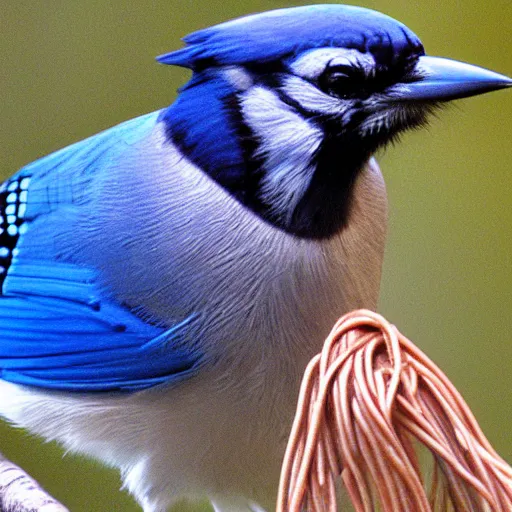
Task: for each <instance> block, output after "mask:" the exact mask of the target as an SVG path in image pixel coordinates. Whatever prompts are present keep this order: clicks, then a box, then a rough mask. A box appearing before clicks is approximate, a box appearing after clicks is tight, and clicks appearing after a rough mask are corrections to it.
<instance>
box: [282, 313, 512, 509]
mask: <svg viewBox="0 0 512 512" xmlns="http://www.w3.org/2000/svg"><path fill="white" fill-rule="evenodd" d="M419 444H422V445H424V446H425V447H426V448H428V450H430V452H431V453H432V456H433V457H432V458H433V468H432V471H431V475H430V476H429V477H428V479H425V478H424V477H423V476H422V472H421V469H420V464H419V461H418V456H417V454H416V450H415V448H417V447H418V445H419ZM340 476H341V480H342V482H343V484H344V487H345V489H346V491H347V492H348V495H349V497H350V500H351V501H352V504H353V506H354V507H355V509H356V511H357V512H373V511H375V510H382V511H384V512H430V511H443V512H444V511H446V510H455V511H487V510H492V511H499V512H510V511H512V468H510V466H508V465H507V464H506V463H505V462H504V461H503V460H502V459H501V458H500V457H499V456H498V454H497V453H496V452H495V451H494V450H493V449H492V447H491V446H490V444H489V442H488V441H487V440H486V438H485V437H484V435H483V433H482V431H481V430H480V428H479V426H478V424H477V422H476V420H475V418H474V417H473V415H472V413H471V411H470V410H469V408H468V406H467V405H466V403H465V402H464V400H463V399H462V397H461V396H460V394H459V393H458V392H457V390H456V389H455V387H454V386H453V385H452V384H451V383H450V381H449V380H448V379H447V377H446V376H445V375H444V374H443V373H442V372H441V370H440V369H439V368H438V367H437V366H436V365H435V364H434V363H433V362H432V361H431V360H430V359H428V358H427V356H426V355H425V354H423V352H421V351H420V350H419V349H418V348H417V347H416V346H415V345H414V344H413V343H412V342H411V341H409V340H408V339H407V338H406V337H405V336H403V335H402V334H400V333H399V332H398V330H397V329H396V328H395V327H394V326H393V325H391V324H389V323H388V322H387V321H386V320H385V319H384V318H382V317H381V316H379V315H377V314H376V313H373V312H371V311H366V310H359V311H354V312H352V313H349V314H348V315H346V316H344V317H343V318H341V319H340V320H339V322H338V323H337V324H336V326H335V327H334V329H333V331H332V332H331V334H330V335H329V337H328V338H327V340H326V342H325V345H324V348H323V351H322V353H321V354H319V355H317V356H316V357H315V358H314V359H312V361H311V362H310V364H309V365H308V367H307V370H306V372H305V375H304V380H303V383H302V387H301V392H300V398H299V403H298V407H297V414H296V417H295V421H294V425H293V429H292V433H291V436H290V440H289V443H288V447H287V450H286V455H285V460H284V464H283V469H282V473H281V483H280V489H279V497H278V503H277V511H278V512H301V511H308V512H324V511H329V512H335V511H336V510H337V505H336V491H335V488H336V486H337V484H338V483H339V482H338V479H339V477H340ZM427 480H428V481H427Z"/></svg>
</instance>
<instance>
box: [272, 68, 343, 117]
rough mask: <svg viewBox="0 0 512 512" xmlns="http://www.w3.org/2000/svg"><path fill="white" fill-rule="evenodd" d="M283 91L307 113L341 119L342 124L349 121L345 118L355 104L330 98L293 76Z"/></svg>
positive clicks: (285, 82)
mask: <svg viewBox="0 0 512 512" xmlns="http://www.w3.org/2000/svg"><path fill="white" fill-rule="evenodd" d="M282 91H283V92H284V94H286V96H288V97H289V98H291V99H293V100H294V101H296V102H297V103H298V104H299V105H300V106H301V107H302V108H303V109H304V110H306V111H307V112H311V113H313V114H315V113H316V114H324V115H331V116H334V117H337V118H340V119H341V121H342V122H346V121H347V122H348V121H349V119H345V116H346V115H347V114H348V112H349V110H350V108H351V106H352V103H353V102H351V101H346V100H342V99H340V98H335V97H334V96H329V95H328V94H325V93H323V92H322V91H320V90H319V89H318V88H317V87H315V86H314V85H313V84H312V83H310V82H307V81H305V80H303V79H302V78H299V77H297V76H293V75H290V76H288V77H286V79H285V80H284V82H283V87H282Z"/></svg>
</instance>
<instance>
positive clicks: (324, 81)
mask: <svg viewBox="0 0 512 512" xmlns="http://www.w3.org/2000/svg"><path fill="white" fill-rule="evenodd" d="M355 82H356V80H355V79H354V69H353V68H352V67H351V66H344V65H337V66H327V67H326V68H325V70H324V72H323V73H322V74H321V75H320V77H319V79H318V85H319V87H320V88H321V89H322V90H323V91H324V92H326V93H327V94H330V95H331V96H336V97H338V98H341V99H348V98H353V97H354V96H355V95H356V93H357V84H356V83H355Z"/></svg>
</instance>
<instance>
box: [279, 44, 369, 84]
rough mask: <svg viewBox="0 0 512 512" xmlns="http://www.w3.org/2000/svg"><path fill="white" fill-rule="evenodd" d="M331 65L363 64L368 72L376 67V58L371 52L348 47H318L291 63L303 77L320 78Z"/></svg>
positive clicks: (290, 65)
mask: <svg viewBox="0 0 512 512" xmlns="http://www.w3.org/2000/svg"><path fill="white" fill-rule="evenodd" d="M327 64H329V65H330V66H341V65H344V66H355V65H356V64H357V65H359V66H363V68H364V69H365V70H367V72H368V73H371V72H372V70H373V69H375V59H374V58H373V56H372V55H371V54H370V53H361V52H360V51H359V50H354V49H348V48H316V49H315V50H310V51H308V52H306V53H305V54H304V55H301V56H300V57H298V58H297V59H295V60H294V61H292V62H291V63H290V64H289V67H290V69H291V71H292V72H293V73H294V74H295V75H298V76H301V77H303V78H309V79H315V78H318V77H319V76H320V75H321V74H322V72H323V71H324V69H325V68H326V67H327Z"/></svg>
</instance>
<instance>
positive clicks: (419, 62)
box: [158, 4, 512, 238]
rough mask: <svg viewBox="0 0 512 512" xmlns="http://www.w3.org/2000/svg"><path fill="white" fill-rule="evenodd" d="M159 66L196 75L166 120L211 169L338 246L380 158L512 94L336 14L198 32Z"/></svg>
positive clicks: (366, 16)
mask: <svg viewBox="0 0 512 512" xmlns="http://www.w3.org/2000/svg"><path fill="white" fill-rule="evenodd" d="M184 41H185V43H186V46H185V47H184V48H182V49H180V50H177V51H174V52H171V53H168V54H166V55H163V56H161V57H159V58H158V60H159V61H160V62H162V63H165V64H173V65H178V66H184V67H188V68H190V69H192V70H193V77H192V80H191V82H189V84H188V85H187V86H185V87H184V88H183V89H182V91H181V94H180V97H179V99H178V101H177V102H176V103H175V105H173V106H172V107H171V108H170V109H169V111H167V112H166V114H165V115H164V116H163V118H164V120H165V121H166V123H167V126H168V133H169V136H170V137H171V138H172V140H173V141H174V142H176V143H177V144H178V145H179V146H180V147H181V149H182V151H183V152H184V153H185V156H188V157H189V158H191V160H192V161H193V162H194V163H196V164H197V165H198V166H199V167H200V168H201V169H203V170H205V171H206V172H208V174H210V176H212V177H213V178H214V179H216V180H217V181H218V182H219V183H220V184H221V185H222V186H224V187H225V188H226V189H227V190H228V191H229V192H230V193H231V194H232V195H233V196H234V197H236V198H237V199H238V200H239V201H241V202H242V203H244V204H245V205H246V206H247V207H249V208H250V209H252V210H253V211H254V212H255V213H257V214H258V215H260V216H261V217H262V218H264V219H265V220H266V221H268V222H270V223H272V224H274V225H275V226H277V227H279V228H280V229H283V230H285V231H288V232H290V233H293V234H294V235H296V236H301V237H308V238H324V237H329V236H332V235H333V234H334V233H336V232H337V231H339V230H340V229H343V226H344V225H346V223H347V222H348V221H349V219H350V203H351V191H352V185H353V183H354V181H355V179H356V178H357V175H358V173H359V172H360V171H361V170H362V169H363V168H364V166H365V165H366V163H367V162H368V160H369V158H371V156H372V155H373V154H374V153H375V151H376V150H377V149H378V148H380V147H382V146H384V145H385V144H386V143H388V142H389V141H391V140H393V139H395V138H396V137H397V136H398V135H399V134H400V133H402V132H403V131H405V130H407V129H410V128H415V127H419V126H422V125H424V124H425V123H426V122H427V119H428V116H429V114H430V113H431V112H432V111H433V110H435V109H436V108H438V107H439V106H441V105H442V104H444V103H445V102H447V101H450V100H454V99H458V98H463V97H467V96H472V95H476V94H481V93H485V92H489V91H492V90H496V89H500V88H504V87H508V86H511V85H512V79H509V78H507V77H505V76H503V75H499V74H497V73H494V72H492V71H488V70H485V69H483V68H480V67H477V66H473V65H469V64H465V63H462V62H457V61H453V60H450V59H445V58H439V57H430V56H427V55H425V51H424V48H423V45H422V44H421V42H420V40H419V39H418V37H417V36H416V35H415V34H414V33H413V32H412V31H411V30H409V29H408V28H407V27H406V26H404V25H403V24H401V23H399V22H397V21H396V20H394V19H392V18H390V17H388V16H386V15H384V14H381V13H378V12H375V11H372V10H369V9H364V8H359V7H353V6H345V5H337V4H329V5H312V6H304V7H295V8H289V9H278V10H274V11H269V12H266V13H262V14H256V15H251V16H246V17H243V18H240V19H236V20H233V21H229V22H226V23H222V24H220V25H217V26H214V27H211V28H207V29H204V30H200V31H198V32H195V33H193V34H191V35H189V36H187V37H186V38H185V39H184Z"/></svg>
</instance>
